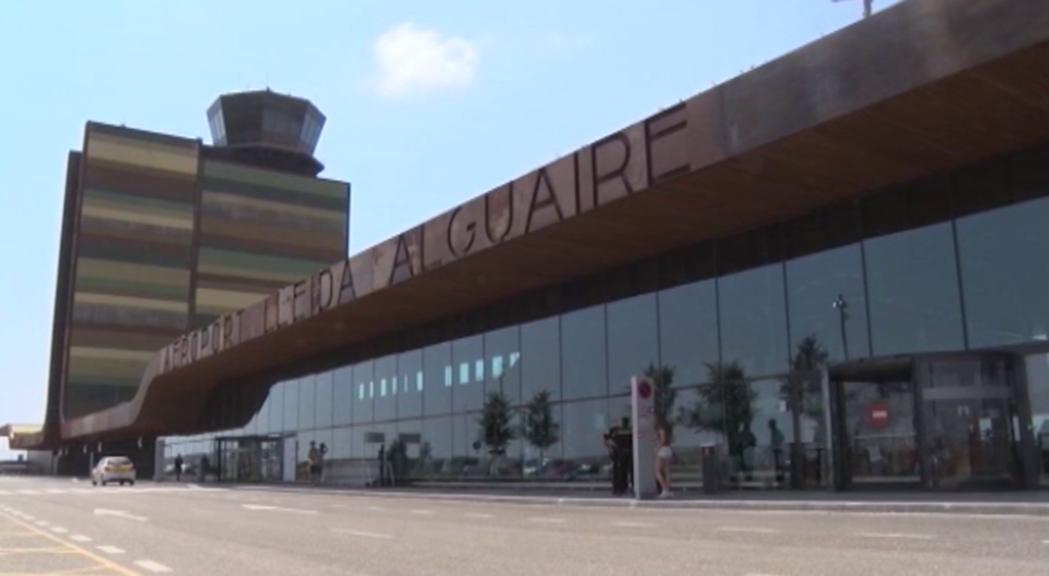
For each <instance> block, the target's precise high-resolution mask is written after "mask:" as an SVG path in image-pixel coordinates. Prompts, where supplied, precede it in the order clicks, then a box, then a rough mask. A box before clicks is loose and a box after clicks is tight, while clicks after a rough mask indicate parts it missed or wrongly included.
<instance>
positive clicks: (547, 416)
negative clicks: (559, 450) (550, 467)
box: [522, 390, 561, 468]
mask: <svg viewBox="0 0 1049 576" xmlns="http://www.w3.org/2000/svg"><path fill="white" fill-rule="evenodd" d="M522 428H523V430H522V435H523V436H524V438H525V440H526V441H527V442H528V444H530V445H531V446H534V447H535V448H536V449H537V450H539V467H540V468H541V467H542V466H543V452H544V451H545V450H546V449H547V448H549V447H551V446H553V445H554V444H557V441H558V440H560V438H559V436H558V435H559V433H560V432H561V425H560V424H558V423H557V422H555V421H554V415H553V405H552V404H551V403H550V391H549V390H540V391H539V392H536V393H535V396H532V399H531V400H529V401H528V404H526V405H525V409H524V423H523V425H522Z"/></svg>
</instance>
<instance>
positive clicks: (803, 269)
mask: <svg viewBox="0 0 1049 576" xmlns="http://www.w3.org/2000/svg"><path fill="white" fill-rule="evenodd" d="M839 297H840V300H839ZM787 301H788V303H789V306H790V331H791V339H790V340H791V354H792V357H791V358H792V360H791V361H792V365H793V366H795V367H798V366H805V365H806V364H814V363H815V364H817V365H818V364H824V363H827V362H840V361H842V360H845V359H853V358H862V357H866V356H867V355H868V341H867V302H866V295H865V290H864V287H863V259H862V254H861V250H860V247H859V245H858V244H853V245H851V246H843V247H841V248H835V249H834V250H828V251H826V252H820V253H818V254H812V255H810V256H804V257H802V258H797V259H795V260H791V261H789V262H787ZM799 362H800V364H799ZM805 369H807V368H805Z"/></svg>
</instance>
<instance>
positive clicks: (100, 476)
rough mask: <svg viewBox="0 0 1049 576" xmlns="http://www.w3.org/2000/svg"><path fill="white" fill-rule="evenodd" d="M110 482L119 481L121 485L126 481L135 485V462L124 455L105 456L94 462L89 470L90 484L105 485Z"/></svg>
mask: <svg viewBox="0 0 1049 576" xmlns="http://www.w3.org/2000/svg"><path fill="white" fill-rule="evenodd" d="M110 482H119V483H120V485H121V486H123V485H124V483H128V484H130V485H132V486H134V485H135V464H134V463H132V462H131V459H130V458H128V457H126V456H106V457H104V458H102V459H101V460H99V461H98V464H95V468H94V470H92V471H91V485H92V486H98V485H99V484H102V485H103V486H105V485H106V484H108V483H110Z"/></svg>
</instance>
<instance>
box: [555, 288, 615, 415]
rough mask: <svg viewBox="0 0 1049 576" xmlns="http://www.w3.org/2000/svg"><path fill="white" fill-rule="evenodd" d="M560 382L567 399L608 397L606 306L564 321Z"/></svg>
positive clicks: (576, 312)
mask: <svg viewBox="0 0 1049 576" xmlns="http://www.w3.org/2000/svg"><path fill="white" fill-rule="evenodd" d="M561 380H562V382H564V389H563V396H564V398H565V399H571V398H588V397H597V396H605V395H607V394H608V365H607V361H606V358H605V308H604V306H593V307H590V308H584V309H582V310H576V311H574V312H570V313H568V314H565V315H564V316H562V317H561Z"/></svg>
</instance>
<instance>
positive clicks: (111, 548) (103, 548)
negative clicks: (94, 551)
mask: <svg viewBox="0 0 1049 576" xmlns="http://www.w3.org/2000/svg"><path fill="white" fill-rule="evenodd" d="M95 548H98V549H99V550H101V551H103V552H105V553H106V554H113V555H116V554H123V553H124V549H123V548H117V547H116V546H95Z"/></svg>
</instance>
